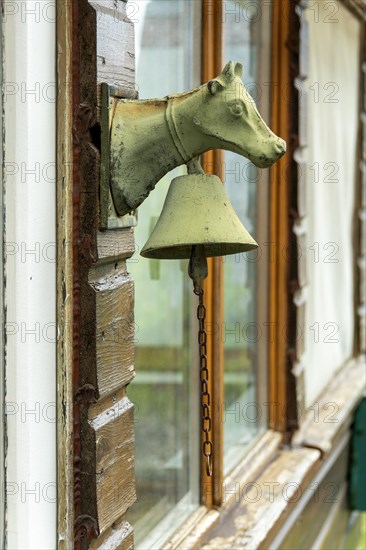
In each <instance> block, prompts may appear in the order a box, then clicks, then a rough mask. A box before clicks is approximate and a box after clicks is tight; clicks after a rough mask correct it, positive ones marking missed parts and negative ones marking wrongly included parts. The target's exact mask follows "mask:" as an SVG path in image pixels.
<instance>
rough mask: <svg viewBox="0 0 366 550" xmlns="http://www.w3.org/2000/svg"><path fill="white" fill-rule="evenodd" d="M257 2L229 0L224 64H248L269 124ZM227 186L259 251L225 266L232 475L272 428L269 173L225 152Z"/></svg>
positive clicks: (263, 32)
mask: <svg viewBox="0 0 366 550" xmlns="http://www.w3.org/2000/svg"><path fill="white" fill-rule="evenodd" d="M263 4H267V3H261V2H260V1H259V0H257V1H250V2H247V1H244V0H243V1H241V2H238V1H237V0H236V1H231V0H225V1H224V2H223V26H224V59H225V62H227V61H229V60H233V61H236V62H238V61H239V62H241V63H242V64H243V81H244V83H245V85H246V87H247V90H248V92H249V93H250V94H251V95H252V97H253V99H254V100H255V101H256V103H257V107H258V109H259V111H260V113H261V114H262V116H263V118H264V120H265V121H266V122H267V124H269V118H268V115H269V97H268V92H267V91H268V88H269V82H270V80H271V79H270V55H271V48H270V44H269V40H270V25H269V24H270V14H269V12H268V10H269V7H268V6H264V5H263ZM223 172H224V174H223V175H224V178H223V179H224V183H225V186H226V189H227V192H228V195H229V197H230V200H231V202H232V204H233V206H234V208H235V210H236V212H237V214H238V216H239V218H240V220H241V222H242V223H243V224H244V226H245V227H246V228H247V230H248V231H249V233H250V234H251V235H252V236H253V237H254V238H255V240H256V241H257V243H258V244H259V249H258V252H257V251H254V252H251V253H248V254H237V255H233V256H226V257H225V258H223V262H224V280H225V283H224V296H225V299H224V319H225V321H224V325H223V331H222V335H221V337H222V338H223V341H224V359H225V369H224V400H225V412H224V417H223V420H224V452H225V460H224V470H225V472H227V471H228V470H230V469H231V468H232V467H233V466H235V464H236V463H237V462H238V461H239V460H240V459H241V458H242V456H243V454H244V453H245V452H246V451H247V449H248V446H249V445H250V444H251V443H253V441H254V440H255V438H256V437H257V436H258V434H260V433H261V431H263V429H264V428H265V427H266V423H267V410H266V407H265V405H264V403H266V385H267V381H266V372H267V346H266V341H267V340H268V339H267V338H266V335H267V333H266V318H267V296H268V289H267V277H268V263H267V254H266V250H267V247H266V246H265V243H267V245H268V170H258V169H257V168H256V167H255V166H254V164H252V163H251V162H250V161H248V160H247V159H245V158H243V157H240V156H238V155H236V154H234V153H230V152H225V156H224V170H223Z"/></svg>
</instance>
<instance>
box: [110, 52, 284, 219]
mask: <svg viewBox="0 0 366 550" xmlns="http://www.w3.org/2000/svg"><path fill="white" fill-rule="evenodd" d="M241 76H242V65H241V64H240V63H234V62H233V61H230V62H229V63H227V64H226V65H225V67H224V69H223V71H222V73H221V74H220V75H219V76H217V77H216V78H215V79H213V80H211V81H210V82H208V83H207V84H203V85H202V86H200V87H198V88H196V89H194V90H191V91H189V92H185V93H182V94H176V95H170V96H167V97H165V98H163V99H148V100H124V99H118V100H117V102H116V105H115V109H114V115H113V119H112V124H111V135H110V140H111V157H110V169H111V189H112V195H113V200H114V203H115V207H116V210H117V212H118V214H119V215H123V214H126V213H128V212H130V211H131V210H133V209H135V208H136V207H137V206H139V205H140V204H141V203H142V202H143V200H144V199H145V198H146V197H147V195H148V194H149V193H150V191H151V190H152V189H154V187H155V185H156V183H157V182H158V181H159V180H160V179H161V178H162V177H163V176H164V175H165V174H166V173H167V172H169V171H170V170H172V169H173V168H175V167H176V166H179V165H181V164H186V163H187V162H188V161H190V160H191V159H192V158H194V157H197V156H198V155H201V154H202V153H204V152H205V151H209V150H211V149H224V150H226V151H232V152H234V153H238V154H239V155H242V156H244V157H246V158H248V159H249V160H251V161H252V162H253V163H254V164H255V165H256V166H258V167H260V168H266V167H268V166H271V165H272V164H273V163H274V162H276V161H277V160H278V159H279V158H280V157H281V156H282V155H283V154H284V153H285V151H286V143H285V142H284V140H283V139H281V138H279V137H278V136H276V135H275V134H274V133H273V132H272V131H271V130H270V129H269V128H268V126H267V125H266V123H265V122H264V121H263V119H262V117H261V116H260V114H259V112H258V110H257V108H256V105H255V102H254V100H253V99H252V98H251V96H250V95H249V93H248V92H247V91H246V89H245V87H244V84H243V82H242V80H241Z"/></svg>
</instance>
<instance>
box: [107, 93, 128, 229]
mask: <svg viewBox="0 0 366 550" xmlns="http://www.w3.org/2000/svg"><path fill="white" fill-rule="evenodd" d="M118 99H137V92H135V91H134V90H131V89H128V88H117V87H115V86H110V85H109V84H106V83H104V82H103V83H102V84H101V113H100V125H101V159H100V227H101V229H120V228H123V227H135V226H136V225H137V212H136V211H134V212H131V213H128V214H125V215H124V216H119V215H118V213H117V210H116V208H115V205H114V202H113V197H112V193H111V186H110V181H111V170H110V164H111V138H110V135H111V125H112V119H113V114H114V111H115V106H116V102H117V100H118Z"/></svg>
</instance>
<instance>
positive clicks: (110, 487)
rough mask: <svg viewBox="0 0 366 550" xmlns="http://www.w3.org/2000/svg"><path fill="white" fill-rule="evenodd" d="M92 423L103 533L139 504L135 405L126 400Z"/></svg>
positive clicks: (103, 413) (97, 417) (103, 412)
mask: <svg viewBox="0 0 366 550" xmlns="http://www.w3.org/2000/svg"><path fill="white" fill-rule="evenodd" d="M91 414H92V410H91ZM89 422H90V425H91V427H92V429H93V430H94V431H95V445H96V450H95V453H96V491H97V508H98V525H99V530H100V533H103V532H104V531H106V529H107V528H108V527H110V525H111V524H112V523H113V522H114V521H116V520H117V519H118V518H119V517H120V516H122V515H123V514H124V513H125V512H126V511H127V509H128V508H129V506H131V505H132V504H133V503H134V502H135V500H136V491H135V471H134V461H133V454H134V417H133V404H132V403H131V402H130V401H129V399H128V398H127V397H124V398H122V399H121V400H120V401H118V402H117V403H115V405H113V406H112V407H110V408H108V409H105V410H104V411H102V412H101V413H99V414H98V415H97V416H95V417H93V418H90V420H89Z"/></svg>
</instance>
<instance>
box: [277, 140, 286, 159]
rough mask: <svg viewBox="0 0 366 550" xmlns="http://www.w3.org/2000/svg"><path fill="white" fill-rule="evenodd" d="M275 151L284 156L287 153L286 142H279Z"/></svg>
mask: <svg viewBox="0 0 366 550" xmlns="http://www.w3.org/2000/svg"><path fill="white" fill-rule="evenodd" d="M275 150H276V152H277V153H278V154H279V155H281V156H282V155H284V154H285V152H286V142H285V141H284V140H283V139H281V141H278V142H277V143H276V144H275Z"/></svg>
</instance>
